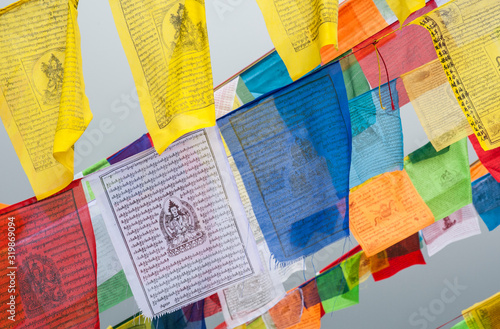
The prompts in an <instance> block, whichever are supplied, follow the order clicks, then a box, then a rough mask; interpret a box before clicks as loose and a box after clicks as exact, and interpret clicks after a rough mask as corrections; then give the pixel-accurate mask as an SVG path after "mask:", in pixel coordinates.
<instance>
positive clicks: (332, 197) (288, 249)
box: [217, 63, 351, 262]
mask: <svg viewBox="0 0 500 329" xmlns="http://www.w3.org/2000/svg"><path fill="white" fill-rule="evenodd" d="M217 124H218V126H219V128H220V130H221V133H222V135H223V137H224V140H225V142H226V144H227V146H228V148H229V150H230V152H231V155H232V157H233V159H234V161H235V163H236V166H237V169H238V171H239V173H240V174H241V178H242V180H243V182H244V185H245V188H246V190H247V192H248V196H249V199H250V203H251V205H252V208H253V212H254V213H255V217H256V218H257V220H258V223H259V226H260V228H261V229H262V232H263V234H264V237H265V239H266V242H267V244H268V246H269V249H270V251H271V254H273V256H274V257H275V258H276V260H277V261H278V262H287V261H290V260H295V259H297V258H302V257H305V256H307V255H310V254H312V253H314V252H316V251H318V250H320V249H321V248H323V247H324V246H327V245H329V244H331V243H333V242H335V241H337V240H339V239H341V238H343V237H345V236H347V235H348V234H349V233H348V209H347V202H348V201H347V198H348V194H349V189H348V187H349V186H348V185H349V164H350V155H351V127H350V120H349V108H348V102H347V97H346V92H345V89H344V83H343V77H342V71H341V68H340V65H339V64H338V63H334V64H331V65H327V66H324V67H322V68H321V69H320V70H318V71H316V72H314V73H312V74H310V75H308V76H306V77H304V78H302V79H300V80H298V81H295V82H294V83H292V84H290V85H287V86H286V87H283V88H281V89H278V90H276V91H274V92H273V93H271V94H268V95H265V96H264V97H261V98H258V99H256V100H254V101H253V102H250V103H247V104H245V105H244V106H242V107H241V108H239V109H238V110H236V111H233V112H231V113H229V114H228V115H226V116H225V117H223V118H221V119H219V120H217Z"/></svg>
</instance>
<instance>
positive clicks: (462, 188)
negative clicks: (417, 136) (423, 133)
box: [405, 138, 472, 221]
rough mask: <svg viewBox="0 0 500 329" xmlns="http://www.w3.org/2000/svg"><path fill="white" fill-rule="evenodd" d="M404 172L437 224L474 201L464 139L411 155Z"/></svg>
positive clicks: (426, 146) (427, 147) (423, 149)
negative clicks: (441, 147) (440, 147)
mask: <svg viewBox="0 0 500 329" xmlns="http://www.w3.org/2000/svg"><path fill="white" fill-rule="evenodd" d="M405 170H406V172H407V173H408V175H409V176H410V179H411V181H412V183H413V185H414V186H415V188H416V189H417V191H418V193H419V194H420V196H421V197H422V199H424V201H425V203H426V204H427V206H428V207H429V208H430V210H431V211H432V213H433V215H434V219H435V220H436V221H438V220H440V219H442V218H444V217H446V216H448V215H451V214H452V213H454V212H455V211H457V210H458V209H460V208H462V207H465V206H466V205H468V204H470V203H471V202H472V194H471V187H470V169H469V157H468V153H467V140H466V139H465V138H464V139H462V140H461V141H458V142H456V143H454V144H452V145H450V146H448V147H447V148H445V149H443V150H441V151H439V152H436V150H435V149H434V147H433V146H432V144H431V143H427V144H426V145H424V146H423V147H421V148H419V149H418V150H416V151H415V152H413V153H411V154H410V155H409V158H408V159H407V160H406V161H405Z"/></svg>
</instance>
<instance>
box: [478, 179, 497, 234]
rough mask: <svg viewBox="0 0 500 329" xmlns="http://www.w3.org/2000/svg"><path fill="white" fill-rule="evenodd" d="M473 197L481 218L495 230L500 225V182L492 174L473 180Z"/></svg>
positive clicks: (489, 227) (491, 229) (490, 228)
mask: <svg viewBox="0 0 500 329" xmlns="http://www.w3.org/2000/svg"><path fill="white" fill-rule="evenodd" d="M472 199H473V202H474V207H476V210H477V212H478V213H479V215H480V216H481V219H482V220H483V222H484V223H485V224H486V226H487V227H488V230H490V231H493V230H494V229H495V228H496V227H497V226H498V225H500V183H499V182H497V181H496V180H495V179H494V178H493V176H491V174H488V175H485V176H483V177H481V178H479V179H477V180H475V181H474V182H472Z"/></svg>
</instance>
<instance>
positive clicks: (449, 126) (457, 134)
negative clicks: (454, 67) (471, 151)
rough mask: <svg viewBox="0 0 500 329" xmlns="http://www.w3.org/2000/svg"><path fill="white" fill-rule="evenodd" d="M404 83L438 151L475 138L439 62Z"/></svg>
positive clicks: (422, 68) (417, 71) (406, 76)
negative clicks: (463, 140)
mask: <svg viewBox="0 0 500 329" xmlns="http://www.w3.org/2000/svg"><path fill="white" fill-rule="evenodd" d="M401 79H402V80H403V83H404V86H405V89H406V92H407V94H408V97H409V98H410V101H411V104H412V105H413V108H414V109H415V112H416V113H417V116H418V119H419V120H420V123H421V124H422V127H423V128H424V131H425V134H426V135H427V138H428V139H429V141H430V142H431V143H432V146H434V148H435V149H436V151H441V150H442V149H444V148H445V147H447V146H449V145H451V144H453V143H455V142H458V141H459V140H461V139H464V138H465V137H467V136H469V135H471V134H473V131H472V129H471V127H470V125H469V122H468V121H467V118H466V117H465V115H464V113H463V112H462V109H461V108H460V105H459V104H458V102H457V99H456V98H455V95H453V90H452V89H451V86H450V84H449V83H448V79H447V78H446V74H445V73H444V71H443V67H442V66H441V63H440V62H439V60H438V59H435V60H433V61H430V62H429V63H427V64H424V65H423V66H420V67H419V68H417V69H415V70H413V71H410V72H408V73H405V74H403V75H401Z"/></svg>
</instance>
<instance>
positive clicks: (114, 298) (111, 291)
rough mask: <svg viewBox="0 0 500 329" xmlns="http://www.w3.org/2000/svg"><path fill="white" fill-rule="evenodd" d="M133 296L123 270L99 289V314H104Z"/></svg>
mask: <svg viewBox="0 0 500 329" xmlns="http://www.w3.org/2000/svg"><path fill="white" fill-rule="evenodd" d="M132 296H133V295H132V290H130V286H129V285H128V281H127V278H126V277H125V273H124V272H123V270H121V271H120V272H118V273H117V274H115V275H113V276H112V277H111V278H110V279H108V280H106V281H105V282H104V283H102V284H101V285H100V286H98V287H97V301H98V303H99V312H104V311H105V310H107V309H109V308H111V307H113V306H115V305H117V304H119V303H121V302H123V301H124V300H125V299H128V298H130V297H132Z"/></svg>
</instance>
